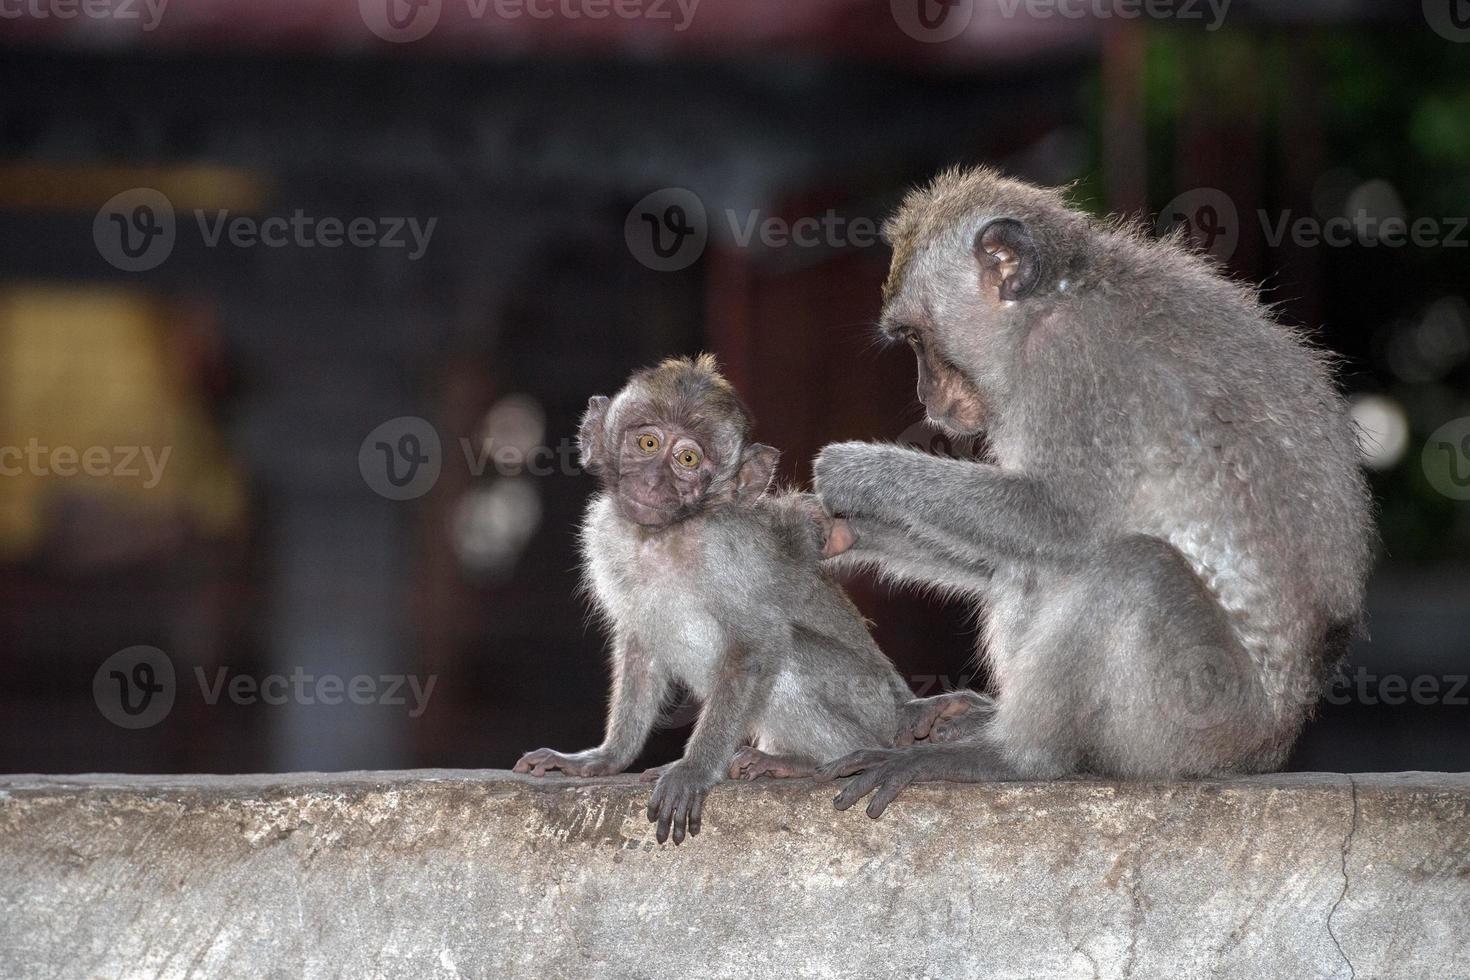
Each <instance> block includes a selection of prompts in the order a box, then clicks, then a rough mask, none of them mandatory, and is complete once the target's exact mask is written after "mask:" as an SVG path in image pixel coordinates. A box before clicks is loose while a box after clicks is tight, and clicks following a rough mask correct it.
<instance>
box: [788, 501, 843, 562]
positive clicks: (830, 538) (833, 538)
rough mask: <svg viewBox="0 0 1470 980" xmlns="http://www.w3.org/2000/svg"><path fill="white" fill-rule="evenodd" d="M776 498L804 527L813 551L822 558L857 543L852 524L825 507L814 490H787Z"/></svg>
mask: <svg viewBox="0 0 1470 980" xmlns="http://www.w3.org/2000/svg"><path fill="white" fill-rule="evenodd" d="M779 502H780V505H781V506H784V507H785V508H787V513H792V514H794V516H795V518H796V520H797V521H798V522H800V524H801V525H802V526H803V527H804V528H805V529H806V530H807V532H808V533H809V534H810V536H811V540H812V542H813V544H814V545H815V546H816V550H817V553H818V554H820V555H821V556H822V557H823V558H832V557H835V556H837V555H840V554H842V553H843V552H844V551H847V550H848V549H849V548H851V547H852V546H853V545H854V544H856V543H857V532H856V531H854V530H853V528H852V525H851V524H849V523H848V522H847V520H846V518H842V517H837V516H836V515H834V514H833V513H832V512H831V511H829V510H827V507H826V505H825V504H823V503H822V498H820V497H818V496H817V495H816V494H814V493H793V494H788V495H786V496H785V497H782V498H780V501H779Z"/></svg>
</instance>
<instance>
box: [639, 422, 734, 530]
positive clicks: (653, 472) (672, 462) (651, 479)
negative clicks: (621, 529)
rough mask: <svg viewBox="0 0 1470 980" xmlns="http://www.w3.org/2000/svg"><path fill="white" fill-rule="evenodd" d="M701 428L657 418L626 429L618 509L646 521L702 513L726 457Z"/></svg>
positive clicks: (659, 524)
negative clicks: (717, 453) (721, 457)
mask: <svg viewBox="0 0 1470 980" xmlns="http://www.w3.org/2000/svg"><path fill="white" fill-rule="evenodd" d="M712 442H713V440H711V439H710V438H708V435H707V434H706V433H702V432H700V431H698V430H697V429H694V428H691V427H687V426H681V425H676V424H671V423H668V422H666V421H661V420H654V421H651V422H648V423H638V424H633V425H629V426H626V427H625V428H624V429H623V432H622V437H621V441H620V444H619V447H618V471H617V479H616V483H615V486H614V488H613V490H614V494H615V499H616V500H617V506H618V510H619V511H620V512H621V513H622V514H623V516H624V517H626V518H627V519H628V520H630V521H633V522H634V523H635V524H641V525H643V526H644V527H664V526H666V525H669V524H673V523H674V522H676V521H679V520H682V519H684V518H685V517H688V516H690V515H691V514H694V513H697V512H698V511H699V510H700V509H701V508H702V507H703V504H704V499H705V496H706V495H707V494H708V493H709V488H710V483H711V481H712V480H713V479H714V476H715V473H716V472H717V471H718V469H719V466H720V463H721V461H720V460H719V459H717V458H715V450H714V449H713V446H712Z"/></svg>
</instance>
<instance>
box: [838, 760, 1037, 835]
mask: <svg viewBox="0 0 1470 980" xmlns="http://www.w3.org/2000/svg"><path fill="white" fill-rule="evenodd" d="M839 776H851V777H853V778H852V779H850V780H848V783H847V785H846V786H844V787H842V792H840V793H838V794H837V796H836V797H834V798H833V800H832V805H833V806H835V807H837V809H839V810H846V809H847V808H848V807H850V806H852V805H853V804H854V803H856V802H857V801H858V800H861V799H862V798H863V797H865V796H867V795H868V794H869V793H872V794H873V798H872V799H871V800H869V801H868V816H870V817H872V818H873V819H874V820H876V819H878V818H879V817H881V816H882V815H883V811H884V810H886V809H887V808H888V804H890V803H892V802H893V801H894V799H895V798H896V797H897V796H898V794H899V792H901V791H902V790H903V788H904V787H905V786H907V785H909V784H910V783H927V782H934V781H935V780H941V779H945V780H952V781H954V782H957V783H976V782H980V781H982V780H986V779H1015V778H1017V773H1016V771H1015V769H1014V768H1013V767H1011V766H1010V765H1008V764H1007V763H1006V762H1005V760H1004V759H1002V758H1000V757H999V756H998V755H997V754H996V752H995V750H994V749H991V748H990V747H989V746H986V745H984V744H979V745H911V746H909V747H908V748H906V749H862V750H860V751H857V752H853V753H852V754H850V755H845V756H843V757H842V758H840V759H837V760H835V761H833V762H828V763H827V764H825V765H822V766H819V767H817V779H818V780H821V781H827V780H832V779H836V778H838V777H839Z"/></svg>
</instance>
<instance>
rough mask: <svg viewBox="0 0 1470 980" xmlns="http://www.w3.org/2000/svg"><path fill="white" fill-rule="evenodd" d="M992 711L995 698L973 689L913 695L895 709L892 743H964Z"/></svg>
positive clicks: (986, 720)
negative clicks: (909, 699)
mask: <svg viewBox="0 0 1470 980" xmlns="http://www.w3.org/2000/svg"><path fill="white" fill-rule="evenodd" d="M994 713H995V701H994V699H992V698H990V697H988V696H986V695H984V694H977V693H976V692H974V691H950V692H949V693H947V694H939V695H936V696H934V697H932V698H915V699H914V700H913V701H910V702H908V703H907V704H905V705H904V706H903V707H902V708H900V709H899V711H898V731H897V732H896V733H895V734H894V744H896V745H900V746H903V745H913V744H914V742H915V741H917V740H920V739H925V740H927V741H929V742H932V743H937V742H963V741H966V740H967V739H969V738H972V737H974V736H975V735H976V734H978V733H979V731H980V729H981V728H983V727H984V726H985V725H986V724H987V723H988V722H989V721H990V716H991V715H992V714H994Z"/></svg>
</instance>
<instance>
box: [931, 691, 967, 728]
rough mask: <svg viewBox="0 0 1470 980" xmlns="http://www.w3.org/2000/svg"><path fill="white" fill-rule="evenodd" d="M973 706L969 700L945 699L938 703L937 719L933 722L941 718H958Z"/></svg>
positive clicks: (961, 698)
mask: <svg viewBox="0 0 1470 980" xmlns="http://www.w3.org/2000/svg"><path fill="white" fill-rule="evenodd" d="M974 706H975V705H974V702H972V701H971V700H970V699H969V698H963V697H959V698H947V699H945V700H944V701H943V702H941V703H940V705H939V713H938V717H937V718H935V721H938V720H940V719H943V718H958V717H959V716H960V715H962V714H965V713H966V712H968V711H969V710H970V709H971V708H973V707H974ZM930 724H933V722H931V723H930Z"/></svg>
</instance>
